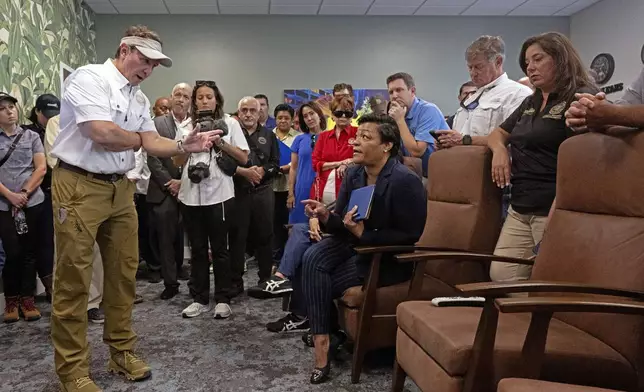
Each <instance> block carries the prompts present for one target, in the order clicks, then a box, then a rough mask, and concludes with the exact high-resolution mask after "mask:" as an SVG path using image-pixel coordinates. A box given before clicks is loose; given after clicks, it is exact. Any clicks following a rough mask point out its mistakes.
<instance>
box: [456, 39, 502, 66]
mask: <svg viewBox="0 0 644 392" xmlns="http://www.w3.org/2000/svg"><path fill="white" fill-rule="evenodd" d="M479 55H483V56H484V57H485V58H486V59H487V60H488V61H489V62H492V61H494V60H496V59H497V58H498V57H501V59H503V60H504V61H505V42H503V39H502V38H501V37H499V36H498V35H497V36H492V35H482V36H480V37H479V38H477V39H476V40H475V41H474V42H472V43H471V44H470V46H469V47H468V48H467V50H466V51H465V59H466V60H473V59H475V58H476V57H477V56H479Z"/></svg>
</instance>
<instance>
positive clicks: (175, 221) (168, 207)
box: [148, 196, 183, 288]
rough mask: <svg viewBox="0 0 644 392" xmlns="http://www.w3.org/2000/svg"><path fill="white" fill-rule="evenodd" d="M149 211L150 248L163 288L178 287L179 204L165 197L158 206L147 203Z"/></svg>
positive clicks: (180, 262) (180, 248)
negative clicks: (158, 267)
mask: <svg viewBox="0 0 644 392" xmlns="http://www.w3.org/2000/svg"><path fill="white" fill-rule="evenodd" d="M148 207H149V209H150V215H149V223H150V248H151V251H152V254H153V258H154V259H155V260H159V262H160V263H161V275H162V276H163V283H164V284H165V287H171V288H172V287H175V288H176V287H179V281H178V280H177V274H178V273H179V272H180V271H181V266H182V265H183V225H182V222H181V214H180V213H179V202H178V201H177V200H176V199H175V198H174V197H172V196H167V197H166V198H165V199H163V201H162V202H161V203H159V204H152V203H148Z"/></svg>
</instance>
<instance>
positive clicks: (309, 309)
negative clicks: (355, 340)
mask: <svg viewBox="0 0 644 392" xmlns="http://www.w3.org/2000/svg"><path fill="white" fill-rule="evenodd" d="M301 279H302V296H303V300H304V302H305V305H306V313H307V316H308V318H309V323H310V326H311V332H312V333H313V334H314V335H326V334H329V333H330V332H332V330H333V329H335V328H337V308H336V307H335V304H334V303H333V299H334V298H339V297H340V296H342V294H343V293H344V291H345V290H347V289H349V288H350V287H353V286H358V285H360V284H362V279H360V278H359V277H358V270H357V268H356V252H355V250H354V249H353V245H351V244H350V243H349V242H347V241H346V240H344V239H342V238H336V237H328V238H325V239H323V240H322V241H320V242H318V243H316V244H314V245H312V246H311V247H310V248H309V249H308V250H307V251H306V252H305V253H304V256H303V258H302V267H301ZM294 294H296V293H294Z"/></svg>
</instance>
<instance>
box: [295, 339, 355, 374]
mask: <svg viewBox="0 0 644 392" xmlns="http://www.w3.org/2000/svg"><path fill="white" fill-rule="evenodd" d="M309 336H310V339H311V344H312V345H311V347H313V334H311V333H307V334H305V335H304V336H302V340H304V343H305V344H306V343H307V339H305V338H308V337H309ZM346 339H347V335H346V334H345V333H344V332H342V331H337V332H334V333H332V334H331V335H330V336H329V352H328V353H327V357H326V366H325V367H323V368H314V369H313V372H311V384H322V383H323V382H325V381H326V380H328V379H329V374H330V373H331V361H332V360H333V358H335V355H336V354H337V352H338V349H339V348H340V346H341V345H342V343H344V342H345V341H346Z"/></svg>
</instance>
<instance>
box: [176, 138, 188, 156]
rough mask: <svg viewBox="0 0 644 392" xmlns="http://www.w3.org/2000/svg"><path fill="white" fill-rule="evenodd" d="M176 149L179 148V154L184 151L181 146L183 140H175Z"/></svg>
mask: <svg viewBox="0 0 644 392" xmlns="http://www.w3.org/2000/svg"><path fill="white" fill-rule="evenodd" d="M177 150H179V153H180V154H183V153H184V152H186V149H185V148H183V140H181V139H179V140H177Z"/></svg>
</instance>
